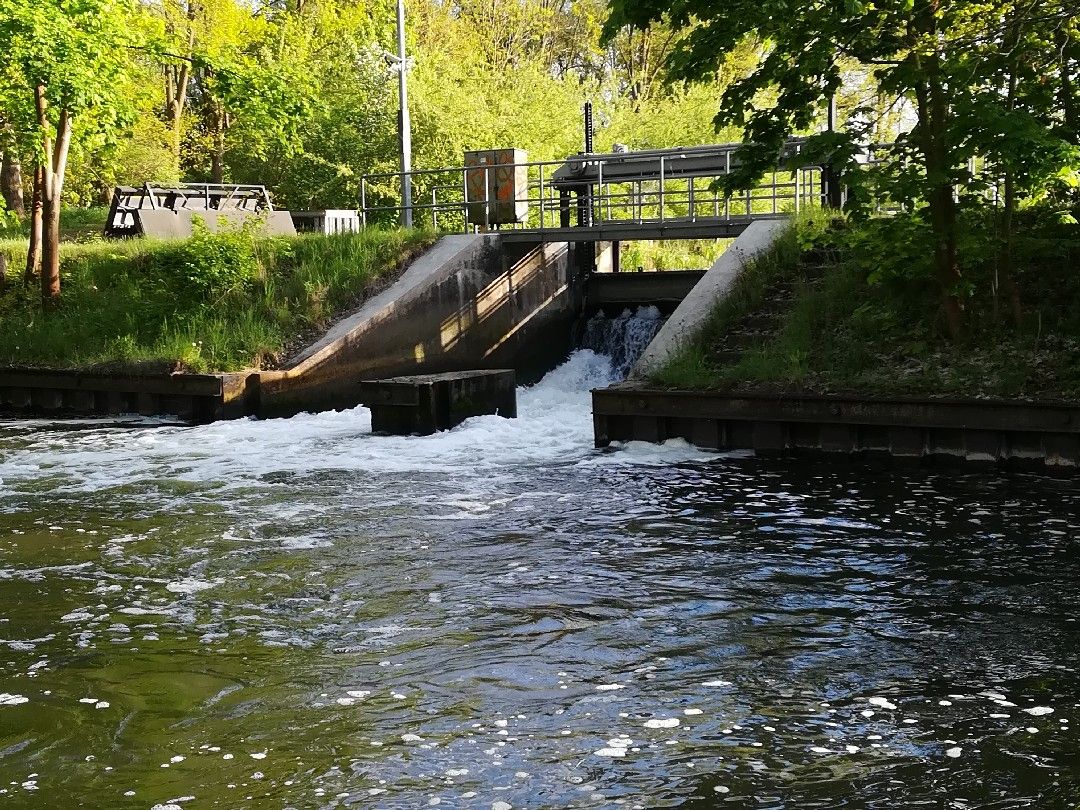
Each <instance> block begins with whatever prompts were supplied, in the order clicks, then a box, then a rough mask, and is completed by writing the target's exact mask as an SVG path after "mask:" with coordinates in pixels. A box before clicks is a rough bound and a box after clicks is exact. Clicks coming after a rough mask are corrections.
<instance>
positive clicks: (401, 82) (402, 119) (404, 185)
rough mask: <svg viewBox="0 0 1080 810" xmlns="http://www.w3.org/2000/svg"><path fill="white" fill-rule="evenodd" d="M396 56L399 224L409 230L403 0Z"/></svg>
mask: <svg viewBox="0 0 1080 810" xmlns="http://www.w3.org/2000/svg"><path fill="white" fill-rule="evenodd" d="M397 50H398V52H397V55H398V63H397V68H398V98H399V102H400V108H399V111H398V132H399V134H400V136H401V224H402V225H403V226H404V227H406V228H411V227H412V224H413V208H412V204H413V203H412V177H411V176H410V174H409V172H411V171H412V125H411V122H410V121H409V93H408V87H407V84H408V81H407V78H406V74H407V73H408V70H409V65H408V62H406V61H405V0H397Z"/></svg>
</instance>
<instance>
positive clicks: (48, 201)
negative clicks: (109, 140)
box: [0, 0, 140, 303]
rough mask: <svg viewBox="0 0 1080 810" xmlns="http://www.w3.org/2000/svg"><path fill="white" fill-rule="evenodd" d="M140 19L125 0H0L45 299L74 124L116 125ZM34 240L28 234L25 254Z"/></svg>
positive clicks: (51, 292)
mask: <svg viewBox="0 0 1080 810" xmlns="http://www.w3.org/2000/svg"><path fill="white" fill-rule="evenodd" d="M139 19H140V12H139V7H138V6H137V5H136V4H135V3H134V2H130V0H0V39H2V40H3V41H4V42H5V43H6V47H5V48H4V49H3V51H2V52H0V60H3V61H2V62H0V74H5V75H8V76H10V77H11V78H12V79H13V83H14V86H13V89H12V92H11V93H10V95H9V99H11V98H15V99H18V102H19V103H20V105H21V106H23V108H24V109H25V108H26V107H29V108H30V110H32V115H33V121H34V127H33V129H32V135H33V140H34V141H35V144H34V146H35V149H34V167H35V171H34V194H35V200H37V199H38V198H40V201H41V237H40V248H41V290H42V298H43V300H44V301H45V302H46V303H53V302H55V301H56V299H58V298H59V295H60V203H61V197H62V195H63V191H64V179H65V175H66V173H67V166H68V155H69V153H70V150H71V143H72V137H73V135H74V133H75V127H76V125H79V126H80V127H81V128H82V129H83V131H86V132H89V131H94V132H98V133H104V134H105V135H106V137H107V136H108V135H110V134H111V133H116V132H118V131H119V130H120V129H121V128H122V126H123V123H124V121H125V118H126V113H127V99H126V98H125V97H124V95H123V93H122V86H123V82H122V77H123V75H124V73H125V71H126V70H128V69H129V66H130V63H131V53H132V48H134V47H136V46H137V45H138V44H139V43H138V35H139V31H140V27H139V24H138V22H139ZM35 241H36V238H35V234H33V233H32V234H31V244H30V254H31V255H33V253H34V251H35V249H36V248H37V245H36V244H35Z"/></svg>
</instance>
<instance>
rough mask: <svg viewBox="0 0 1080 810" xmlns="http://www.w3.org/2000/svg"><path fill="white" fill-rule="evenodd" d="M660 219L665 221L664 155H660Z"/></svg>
mask: <svg viewBox="0 0 1080 810" xmlns="http://www.w3.org/2000/svg"><path fill="white" fill-rule="evenodd" d="M660 221H661V222H663V221H664V156H663V155H661V156H660Z"/></svg>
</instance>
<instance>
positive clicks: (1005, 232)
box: [997, 171, 1024, 326]
mask: <svg viewBox="0 0 1080 810" xmlns="http://www.w3.org/2000/svg"><path fill="white" fill-rule="evenodd" d="M1015 211H1016V181H1015V180H1014V179H1013V174H1012V172H1011V171H1007V172H1005V199H1004V208H1003V209H1002V212H1001V250H1000V252H999V253H998V265H997V275H998V282H999V284H1000V286H1001V289H1002V290H1004V291H1005V294H1006V295H1008V296H1009V313H1010V315H1011V316H1012V322H1013V324H1014V325H1016V326H1020V322H1021V320H1022V319H1023V315H1024V313H1023V309H1022V308H1021V306H1020V290H1019V288H1017V286H1016V282H1015V280H1014V279H1013V272H1012V271H1013V250H1012V248H1013V215H1014V213H1015Z"/></svg>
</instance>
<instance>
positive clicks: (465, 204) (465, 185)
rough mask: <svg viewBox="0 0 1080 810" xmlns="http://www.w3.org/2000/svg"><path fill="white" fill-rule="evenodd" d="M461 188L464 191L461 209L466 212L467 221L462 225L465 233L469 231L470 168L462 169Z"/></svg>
mask: <svg viewBox="0 0 1080 810" xmlns="http://www.w3.org/2000/svg"><path fill="white" fill-rule="evenodd" d="M461 190H462V191H463V192H464V193H463V194H462V195H461V209H462V211H464V213H465V222H464V224H463V225H462V226H461V230H462V232H463V233H468V232H469V170H468V169H462V170H461Z"/></svg>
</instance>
